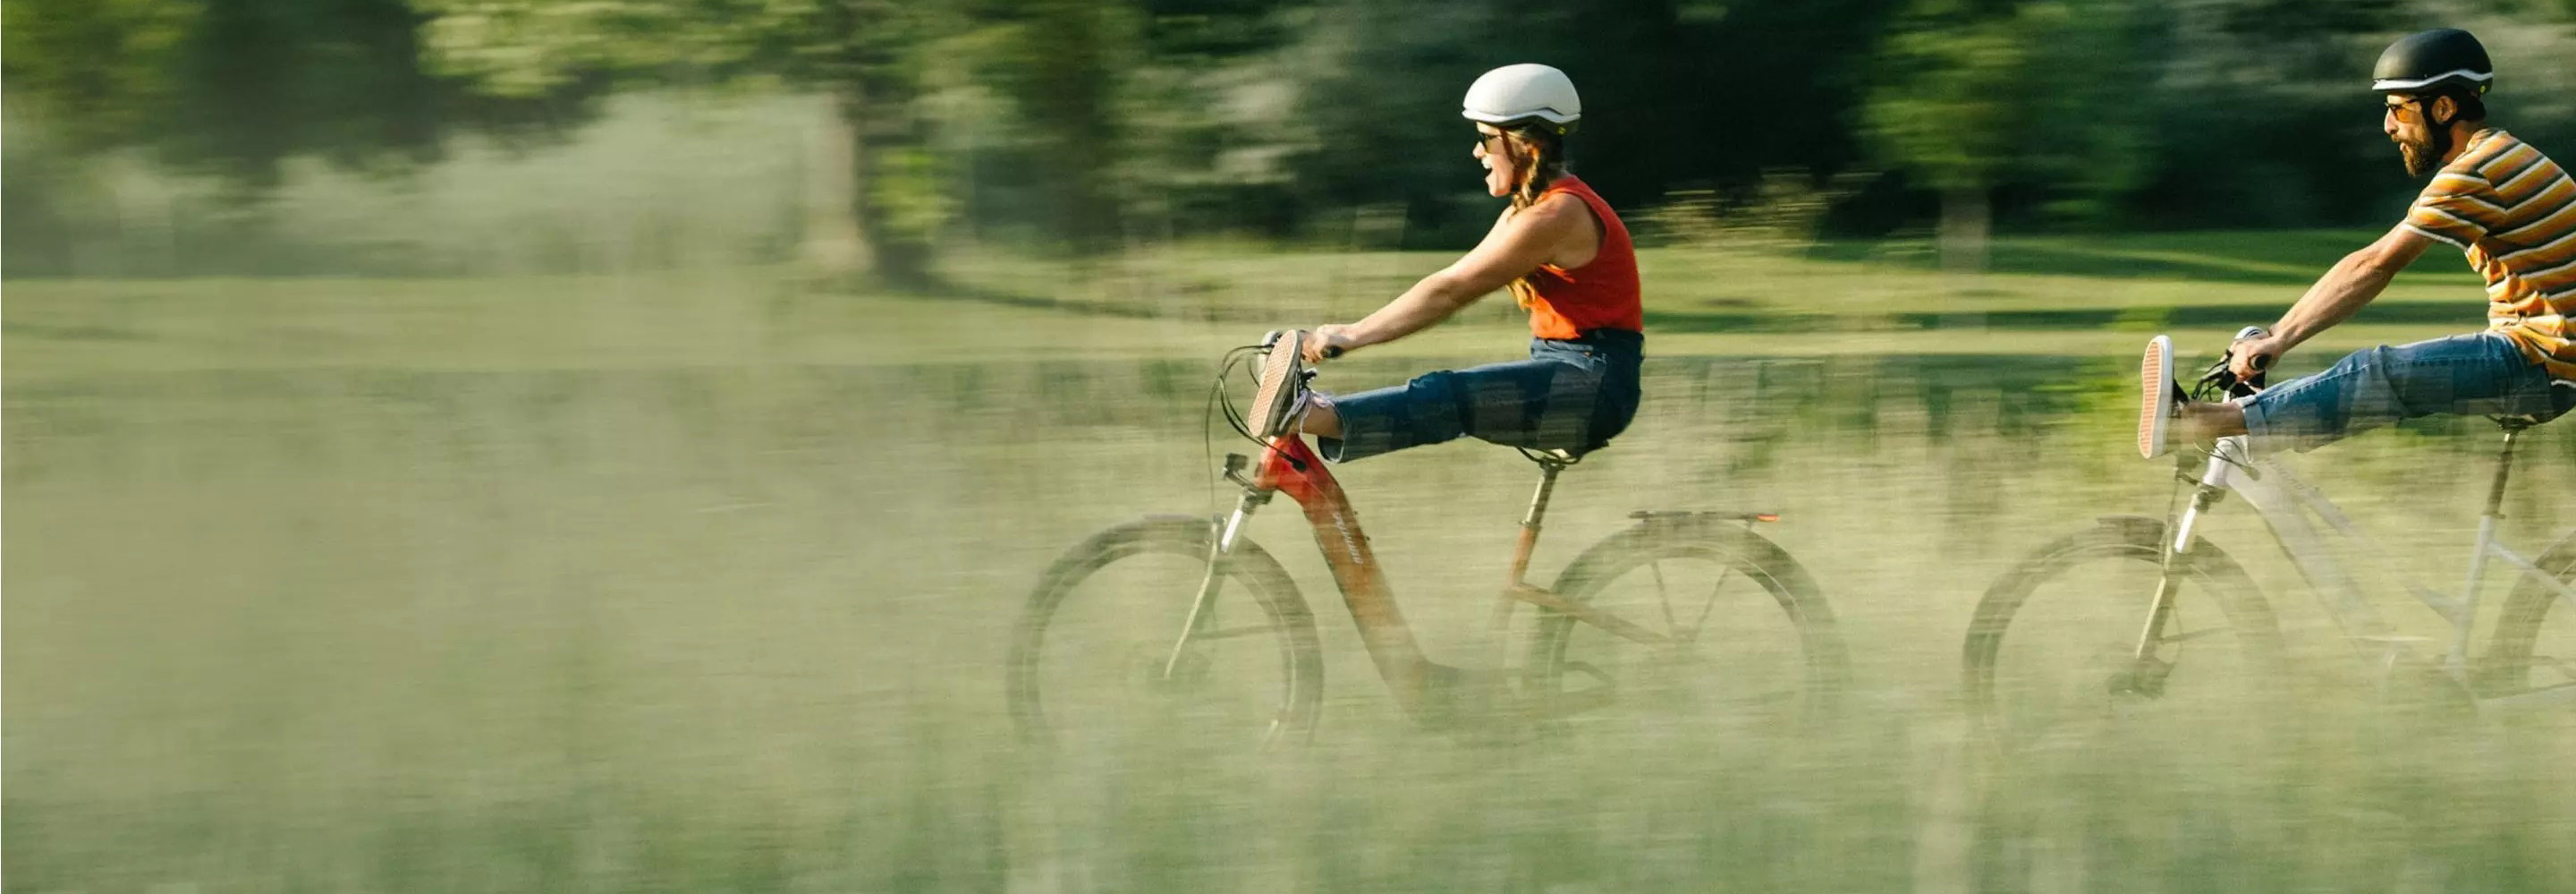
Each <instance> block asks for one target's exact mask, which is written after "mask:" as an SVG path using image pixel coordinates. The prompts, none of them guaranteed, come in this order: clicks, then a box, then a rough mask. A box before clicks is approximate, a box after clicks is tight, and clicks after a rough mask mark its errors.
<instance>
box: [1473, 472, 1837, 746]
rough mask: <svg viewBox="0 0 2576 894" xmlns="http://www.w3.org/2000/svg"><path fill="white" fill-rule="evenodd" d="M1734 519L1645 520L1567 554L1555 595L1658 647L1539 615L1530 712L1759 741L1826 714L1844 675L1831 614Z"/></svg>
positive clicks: (1790, 564) (1796, 569)
mask: <svg viewBox="0 0 2576 894" xmlns="http://www.w3.org/2000/svg"><path fill="white" fill-rule="evenodd" d="M1738 521H1740V520H1738V519H1724V518H1720V517H1703V518H1680V519H1651V520H1649V521H1647V522H1646V523H1644V524H1641V525H1638V526H1637V527H1635V528H1631V529H1629V530H1626V531H1622V532H1620V533H1618V534H1614V535H1612V536H1611V537H1609V538H1608V539H1606V540H1603V541H1601V542H1600V543H1598V544H1595V545H1593V546H1592V547H1591V548H1589V549H1587V550H1585V551H1584V552H1583V554H1582V555H1580V556H1577V557H1575V560H1574V562H1573V563H1572V564H1570V565H1567V566H1566V569H1565V571H1564V573H1563V574H1561V575H1559V576H1558V578H1557V585H1556V588H1555V590H1554V592H1555V594H1556V595H1557V596H1558V597H1560V598H1563V599H1565V600H1566V601H1569V602H1574V603H1578V604H1580V605H1583V606H1585V607H1586V608H1589V609H1592V610H1595V611H1600V612H1605V613H1608V614H1610V615H1611V616H1614V617H1616V618H1618V619H1620V620H1622V621H1625V622H1627V623H1630V624H1634V625H1637V626H1638V627H1641V628H1644V629H1645V630H1646V631H1648V632H1651V634H1653V635H1655V636H1660V637H1662V638H1663V639H1664V642H1660V643H1657V642H1639V641H1637V640H1636V639H1633V638H1631V637H1627V636H1622V635H1619V634H1618V633H1616V632H1614V631H1612V630H1609V629H1605V628H1604V627H1602V626H1599V625H1596V624H1591V623H1585V622H1583V621H1580V620H1577V619H1576V618H1575V617H1573V616H1571V615H1568V614H1566V613H1563V612H1558V611H1552V610H1549V609H1546V608H1541V609H1540V611H1539V623H1538V628H1537V631H1536V633H1535V636H1534V638H1533V640H1532V643H1531V650H1530V662H1529V668H1528V671H1527V677H1526V678H1525V680H1524V683H1525V684H1526V685H1525V689H1526V691H1527V692H1528V693H1530V694H1531V695H1532V696H1533V697H1534V699H1535V703H1536V704H1537V705H1538V707H1539V708H1540V709H1541V710H1542V711H1546V712H1548V713H1552V714H1557V715H1561V716H1564V717H1566V718H1567V719H1569V720H1571V719H1574V718H1578V717H1579V718H1583V719H1584V720H1585V722H1590V720H1591V719H1592V718H1595V717H1600V716H1604V715H1608V714H1622V713H1628V712H1629V710H1628V709H1643V710H1646V711H1650V712H1653V713H1658V714H1662V715H1664V716H1665V717H1668V718H1674V719H1681V720H1683V721H1684V722H1693V723H1698V722H1707V723H1716V724H1720V725H1725V726H1729V727H1730V728H1735V727H1741V728H1744V729H1748V730H1755V731H1768V730H1772V729H1777V728H1780V726H1781V725H1782V723H1783V722H1787V723H1795V722H1797V721H1799V720H1801V719H1805V718H1809V717H1813V716H1815V715H1818V714H1821V713H1823V712H1824V711H1825V710H1826V708H1827V707H1828V706H1829V705H1830V704H1831V702H1832V701H1833V699H1834V696H1835V695H1836V694H1837V693H1838V691H1839V690H1840V689H1841V688H1842V687H1843V684H1844V683H1845V681H1846V679H1847V677H1848V663H1849V662H1848V656H1847V653H1846V652H1845V651H1844V648H1843V643H1842V639H1841V637H1840V636H1839V635H1838V634H1837V633H1836V632H1835V629H1834V615H1833V611H1832V609H1830V608H1829V607H1827V606H1826V604H1825V599H1824V597H1823V596H1822V595H1821V594H1820V593H1818V592H1817V589H1816V584H1815V580H1814V579H1813V578H1811V577H1809V576H1808V574H1807V571H1806V569H1805V568H1802V567H1800V566H1799V565H1798V563H1797V560H1795V559H1792V558H1790V556H1789V554H1788V553H1787V552H1786V551H1783V550H1782V549H1780V547H1779V546H1778V545H1777V544H1774V543H1772V542H1771V541H1769V540H1766V539H1763V538H1762V537H1761V535H1758V534H1755V533H1753V532H1752V531H1749V530H1746V529H1744V528H1741V527H1735V526H1734V524H1733V523H1734V522H1738ZM1613 708H1616V709H1618V710H1605V709H1613Z"/></svg>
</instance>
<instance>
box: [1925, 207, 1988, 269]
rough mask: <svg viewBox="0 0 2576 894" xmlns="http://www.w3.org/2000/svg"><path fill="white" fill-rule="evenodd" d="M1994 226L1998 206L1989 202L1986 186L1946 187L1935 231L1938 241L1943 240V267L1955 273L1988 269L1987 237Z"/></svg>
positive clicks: (1941, 247) (1941, 243) (1941, 246)
mask: <svg viewBox="0 0 2576 894" xmlns="http://www.w3.org/2000/svg"><path fill="white" fill-rule="evenodd" d="M1993 229H1994V209H1993V208H1992V207H1991V206H1989V205H1987V204H1986V189H1985V187H1982V186H1972V187H1952V188H1950V189H1945V190H1942V191H1941V226H1940V229H1939V231H1938V232H1937V233H1935V241H1936V242H1938V243H1940V249H1941V269H1943V270H1946V271H1949V272H1951V273H1983V272H1985V269H1986V245H1987V241H1988V239H1987V237H1988V236H1989V235H1991V234H1992V232H1993Z"/></svg>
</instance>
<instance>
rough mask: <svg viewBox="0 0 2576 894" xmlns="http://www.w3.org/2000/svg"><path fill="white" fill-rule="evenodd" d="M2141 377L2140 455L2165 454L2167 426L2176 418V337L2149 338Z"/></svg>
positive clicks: (2150, 456) (2139, 377) (2143, 358)
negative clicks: (2174, 339) (2174, 359)
mask: <svg viewBox="0 0 2576 894" xmlns="http://www.w3.org/2000/svg"><path fill="white" fill-rule="evenodd" d="M2138 379H2139V381H2138V388H2139V392H2138V394H2139V399H2138V455H2139V456H2142V457H2145V458H2147V459H2154V458H2156V457H2159V456H2163V455H2165V428H2166V425H2167V424H2168V423H2171V422H2172V421H2173V418H2174V395H2175V394H2176V393H2177V392H2176V391H2175V389H2174V377H2173V339H2170V338H2166V337H2164V336H2161V335H2159V336H2156V337H2155V338H2151V339H2148V340H2147V354H2146V356H2145V357H2142V358H2140V359H2139V360H2138Z"/></svg>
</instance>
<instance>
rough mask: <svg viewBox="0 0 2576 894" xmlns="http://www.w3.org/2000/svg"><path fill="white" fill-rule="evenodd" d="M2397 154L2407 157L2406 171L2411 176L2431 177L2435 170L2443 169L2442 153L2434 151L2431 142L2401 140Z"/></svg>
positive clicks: (2398, 143)
mask: <svg viewBox="0 0 2576 894" xmlns="http://www.w3.org/2000/svg"><path fill="white" fill-rule="evenodd" d="M2397 154H2398V155H2399V156H2401V157H2403V158H2405V159H2406V173H2407V175H2409V176H2414V177H2429V176H2432V174H2433V172H2434V171H2438V170H2441V169H2442V153H2439V152H2435V151H2433V144H2431V143H2410V142H2407V141H2405V140H2399V141H2397Z"/></svg>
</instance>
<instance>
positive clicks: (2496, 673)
mask: <svg viewBox="0 0 2576 894" xmlns="http://www.w3.org/2000/svg"><path fill="white" fill-rule="evenodd" d="M2532 564H2534V565H2538V566H2539V567H2540V570H2541V573H2543V574H2547V575H2549V576H2550V577H2551V579H2554V580H2557V581H2559V582H2560V583H2565V584H2571V585H2576V532H2571V533H2569V534H2568V536H2567V537H2565V538H2563V539H2561V540H2559V541H2558V543H2557V544H2556V545H2554V546H2551V547H2550V548H2549V549H2548V550H2547V551H2545V552H2542V553H2541V554H2540V558H2538V559H2536V560H2533V562H2532ZM2477 680H2478V694H2479V695H2481V696H2487V697H2495V696H2506V695H2516V694H2521V693H2527V692H2532V691H2534V690H2539V689H2550V688H2556V687H2560V686H2576V608H2570V607H2568V606H2567V605H2565V604H2564V600H2562V599H2560V598H2559V597H2558V594H2557V593H2555V592H2553V591H2551V590H2550V589H2549V588H2548V587H2545V586H2542V585H2541V583H2540V582H2539V581H2537V580H2533V579H2531V578H2530V577H2529V576H2528V575H2525V576H2523V577H2522V578H2521V579H2520V580H2519V581H2517V582H2516V583H2515V584H2514V587H2513V595H2511V596H2508V597H2506V599H2505V604H2504V614H2502V615H2501V616H2498V618H2497V619H2496V630H2495V638H2494V639H2493V640H2492V641H2491V642H2490V643H2489V645H2488V648H2487V654H2486V655H2485V657H2483V658H2481V659H2480V660H2479V670H2478V674H2477Z"/></svg>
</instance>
